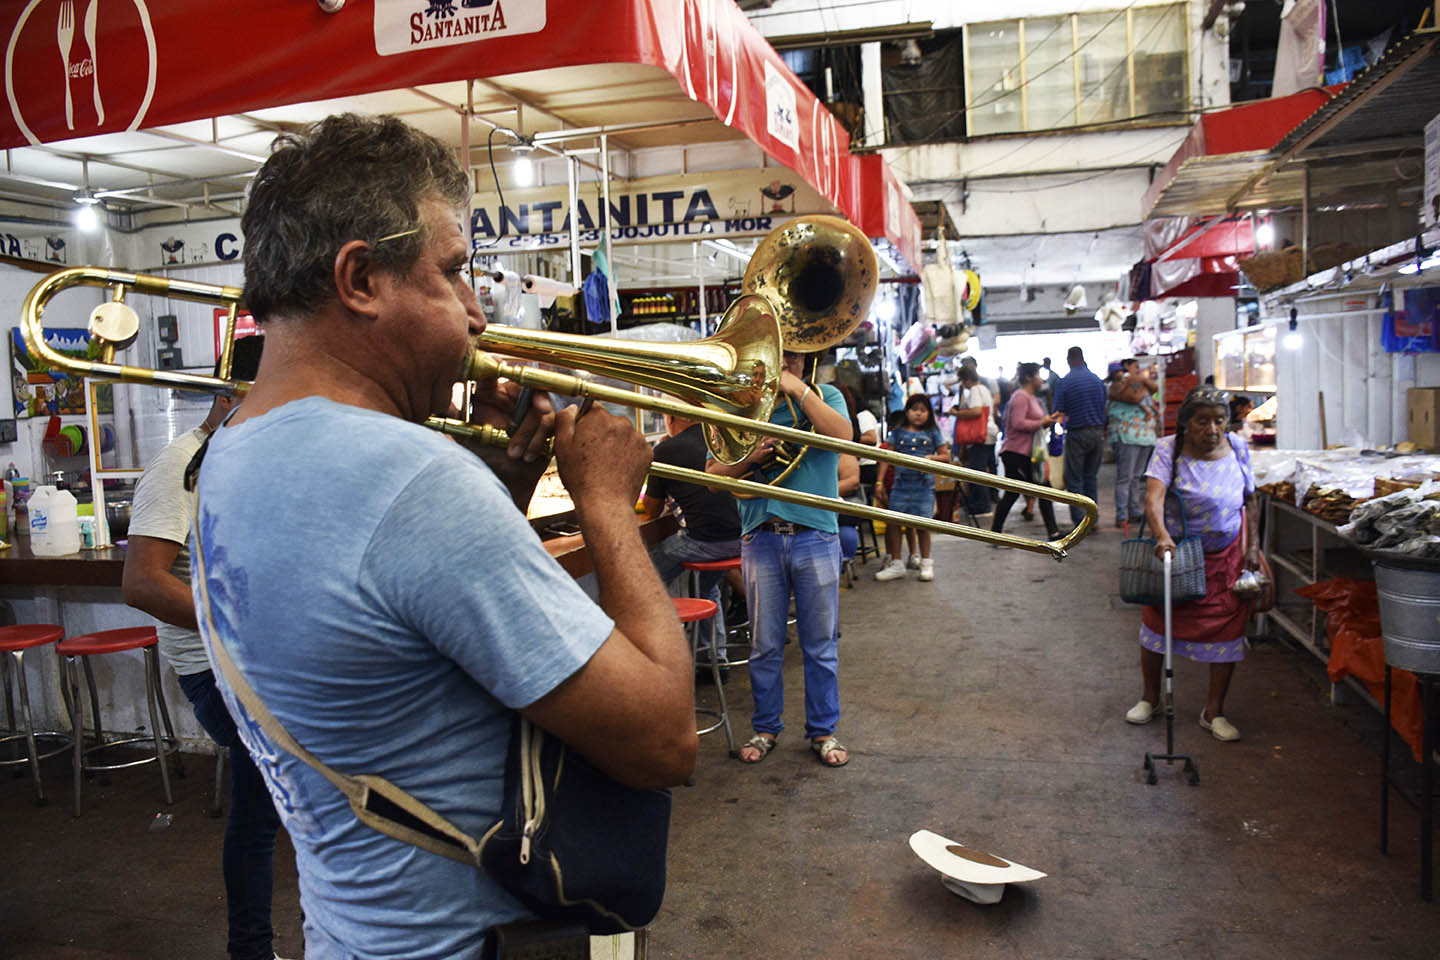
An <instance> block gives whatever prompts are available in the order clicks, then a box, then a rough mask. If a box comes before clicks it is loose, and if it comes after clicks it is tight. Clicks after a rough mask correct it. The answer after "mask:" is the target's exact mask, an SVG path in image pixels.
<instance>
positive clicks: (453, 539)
mask: <svg viewBox="0 0 1440 960" xmlns="http://www.w3.org/2000/svg"><path fill="white" fill-rule="evenodd" d="M199 494H200V523H199V529H198V530H197V531H196V532H195V534H192V549H191V553H192V557H193V556H194V554H195V553H196V548H195V541H194V537H195V536H198V537H199V538H200V546H201V547H203V550H204V560H205V563H206V574H207V583H208V586H209V594H210V600H211V604H212V608H213V613H214V618H215V624H216V630H217V631H218V632H219V633H220V635H221V637H222V638H223V641H224V643H225V647H226V649H227V650H228V651H229V653H230V655H231V657H232V658H233V659H234V660H235V662H236V663H237V664H238V665H239V667H240V669H241V671H242V672H243V673H244V675H245V677H246V678H247V680H248V681H249V683H250V685H251V686H252V687H254V689H255V691H256V692H257V693H258V694H259V696H260V699H261V700H262V701H263V702H264V703H265V704H266V705H267V706H268V708H269V709H270V711H271V712H272V713H274V714H275V716H276V717H277V718H278V719H279V721H280V723H281V724H282V725H283V726H284V727H285V728H286V730H288V731H289V733H290V735H291V736H292V737H294V738H295V740H297V741H298V742H299V743H300V744H301V745H302V746H304V747H306V748H307V749H309V750H310V751H311V752H313V753H314V754H316V755H317V756H318V757H319V758H320V759H321V760H323V761H324V762H325V763H327V764H329V765H330V766H332V767H334V768H335V769H337V770H340V771H343V772H346V773H351V774H361V773H368V774H376V775H379V776H383V777H385V778H386V779H388V780H390V781H391V782H392V783H395V784H397V785H399V786H400V787H402V788H404V789H405V790H407V791H409V792H410V793H411V794H413V795H415V796H416V797H418V798H420V799H421V800H423V801H425V802H426V803H428V804H429V805H430V806H431V807H433V808H434V809H435V810H437V811H439V813H441V814H442V815H443V816H445V817H446V818H448V819H449V820H450V821H451V822H453V823H455V824H456V825H458V826H459V827H460V828H461V829H463V830H465V831H466V832H467V833H470V834H471V835H472V836H477V837H478V836H480V835H481V834H483V833H484V831H485V830H486V829H488V828H489V826H490V825H491V824H492V823H493V822H494V820H495V819H496V817H497V815H498V810H499V807H500V793H501V783H502V778H503V775H504V765H505V753H506V747H507V744H508V741H509V734H510V723H511V717H512V712H511V711H512V709H513V708H517V707H523V706H526V705H529V704H531V703H533V702H535V701H536V700H538V699H539V698H540V697H542V696H544V695H545V694H547V693H549V692H550V691H552V690H554V689H555V688H556V687H557V686H558V685H559V684H560V683H561V682H563V681H564V680H565V679H566V678H568V677H569V676H571V675H572V674H573V673H575V671H576V670H578V669H579V668H580V667H581V666H583V665H584V664H585V663H586V662H587V661H588V660H589V659H590V657H591V656H592V655H593V654H594V653H595V651H596V650H597V649H598V648H599V647H600V645H601V644H602V643H603V642H604V641H605V639H606V637H608V636H609V634H610V632H611V630H612V628H613V626H614V625H613V623H612V621H611V620H610V618H609V617H607V616H606V615H605V614H604V612H603V611H601V610H600V609H599V608H598V607H597V606H596V605H595V604H594V603H593V602H592V601H591V600H590V599H589V598H588V597H587V596H586V595H585V594H584V593H583V592H582V591H581V590H580V588H579V587H578V586H577V585H576V584H575V582H574V580H573V579H571V577H570V576H569V575H568V574H566V573H565V572H564V571H563V570H562V569H561V568H560V567H559V565H557V564H556V563H555V561H554V560H553V559H551V557H550V556H549V555H548V554H547V553H546V552H545V550H544V548H543V547H542V546H541V544H540V541H539V540H538V539H537V537H536V535H535V534H534V532H533V531H532V530H531V528H530V526H529V524H528V523H526V521H525V518H524V517H523V516H522V515H521V514H520V512H519V511H518V510H516V508H515V506H514V503H513V502H512V501H511V499H510V497H509V494H508V493H507V491H506V490H505V488H504V487H503V486H502V485H501V483H500V482H499V480H498V479H497V478H496V477H495V475H494V474H493V473H492V472H491V471H490V469H489V468H488V467H486V466H485V465H484V463H482V462H481V461H480V460H479V459H478V458H477V457H475V456H474V455H473V454H471V453H469V452H468V451H466V450H465V449H464V448H462V447H460V446H459V445H458V444H455V443H452V442H451V441H450V440H448V439H446V438H444V437H442V436H440V435H439V434H436V433H434V432H431V431H429V430H426V429H425V428H423V427H420V426H418V425H416V424H412V423H407V422H405V421H402V420H399V419H397V418H395V417H391V416H385V415H383V414H380V413H376V412H372V411H368V410H363V409H360V408H357V407H351V406H346V405H342V404H338V403H334V402H332V401H330V400H326V399H323V398H319V397H309V398H305V399H302V400H297V401H294V402H291V403H289V404H286V405H284V406H283V407H280V408H277V409H275V410H271V411H268V412H267V413H265V414H264V415H263V416H260V417H257V418H255V419H253V420H247V421H245V422H243V423H240V424H238V425H235V426H228V425H227V426H224V427H221V428H220V429H219V430H217V431H216V432H215V434H214V437H213V438H212V440H211V442H210V450H209V452H208V454H207V455H206V457H205V462H204V467H203V469H202V470H201V474H200V490H199ZM198 598H199V594H198V592H197V601H198ZM204 623H205V621H204V617H203V616H202V617H201V624H202V635H204V636H205V641H206V645H207V649H208V648H209V647H210V645H211V638H210V637H209V635H208V629H207V628H206V627H205V626H204ZM211 659H212V661H213V659H214V656H213V651H212V653H211ZM216 681H217V682H218V683H220V686H221V689H222V692H223V693H224V695H225V700H226V703H227V705H228V706H229V708H230V711H231V713H232V715H234V716H235V717H236V719H237V721H239V722H238V723H237V726H238V727H239V729H240V733H241V736H242V737H243V739H244V741H245V745H246V746H247V747H248V748H249V749H250V752H251V755H252V756H254V757H255V760H256V763H257V765H258V766H259V768H260V770H261V771H262V773H263V774H264V776H265V780H266V783H267V784H268V786H269V788H270V792H271V795H272V797H273V798H274V800H275V804H276V808H277V809H278V810H279V812H280V815H281V818H282V819H283V821H284V823H285V828H286V829H287V830H288V831H289V833H290V837H291V839H292V841H293V843H294V847H295V858H296V863H297V866H298V868H299V873H300V890H301V906H302V909H303V910H304V913H305V926H306V951H305V955H306V957H307V958H311V960H314V958H331V957H344V958H350V957H398V956H404V957H436V958H439V957H478V956H480V949H481V942H482V938H483V935H484V932H485V930H486V929H488V928H489V927H491V926H493V925H495V924H497V923H504V922H508V921H511V920H515V919H518V918H521V917H524V916H527V915H528V911H527V910H526V909H525V908H524V907H522V906H521V905H520V904H518V903H517V902H516V901H515V900H513V899H512V898H511V897H510V896H509V895H508V894H506V893H505V892H504V891H503V890H502V889H500V888H499V887H498V886H497V885H496V884H495V883H494V882H493V881H491V880H490V879H489V878H488V877H487V876H486V875H485V874H484V873H482V872H481V871H479V870H478V869H476V868H474V867H471V866H467V865H465V864H463V863H459V862H456V861H453V860H449V859H446V858H444V857H441V856H438V855H436V854H433V853H427V852H425V851H423V850H420V849H417V848H415V847H412V846H409V845H407V844H404V843H401V842H400V841H398V840H393V839H391V838H389V837H387V836H384V835H383V834H380V833H378V832H376V831H374V830H372V829H370V828H369V827H366V826H364V825H362V824H361V823H360V822H359V821H357V820H356V819H355V816H354V814H353V813H352V812H351V811H350V809H349V806H348V804H347V802H346V800H345V799H344V797H343V796H342V795H341V794H340V792H339V791H338V790H337V789H336V788H335V787H334V786H332V785H331V784H330V783H329V782H328V781H326V780H324V779H323V778H322V777H321V776H320V774H319V773H317V772H316V771H315V770H313V769H312V768H310V767H309V766H307V765H306V764H304V763H303V762H301V761H299V760H297V759H295V758H294V757H293V756H291V755H290V754H289V753H286V752H285V751H283V750H281V749H279V748H277V747H276V746H275V745H274V744H272V743H271V742H270V739H269V737H267V736H266V735H265V734H264V733H263V732H262V731H261V730H260V729H259V727H258V725H256V724H255V723H254V722H253V721H251V720H250V719H249V717H248V713H247V712H246V711H244V710H243V708H242V707H241V705H240V703H239V702H238V700H237V699H236V698H235V697H234V695H233V693H232V692H231V691H230V690H229V688H228V685H227V684H226V683H225V682H224V679H223V676H222V675H221V673H220V671H219V670H218V669H217V670H216Z"/></svg>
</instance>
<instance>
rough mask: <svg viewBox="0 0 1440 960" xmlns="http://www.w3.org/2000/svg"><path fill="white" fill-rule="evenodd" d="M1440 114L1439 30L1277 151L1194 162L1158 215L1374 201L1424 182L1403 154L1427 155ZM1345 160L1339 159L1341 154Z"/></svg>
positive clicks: (1422, 35)
mask: <svg viewBox="0 0 1440 960" xmlns="http://www.w3.org/2000/svg"><path fill="white" fill-rule="evenodd" d="M1437 111H1440V31H1437V30H1423V31H1416V32H1415V33H1412V34H1410V35H1409V36H1407V37H1406V38H1405V39H1404V40H1402V41H1400V42H1399V43H1397V44H1396V45H1395V46H1393V47H1391V48H1390V50H1388V51H1386V53H1385V55H1384V56H1383V57H1381V58H1380V60H1379V61H1377V62H1376V63H1375V64H1374V65H1373V66H1372V67H1370V68H1369V69H1368V70H1366V71H1365V72H1364V73H1362V74H1361V75H1360V76H1358V77H1356V78H1355V80H1354V81H1353V82H1352V83H1351V84H1350V85H1349V86H1347V87H1346V88H1345V89H1344V90H1342V91H1341V92H1340V93H1339V94H1337V95H1336V96H1335V98H1334V99H1332V100H1331V101H1330V102H1329V103H1327V104H1325V105H1324V106H1322V107H1320V108H1319V109H1318V110H1316V111H1315V112H1314V113H1313V114H1311V115H1310V116H1309V117H1308V118H1306V119H1305V120H1304V121H1303V122H1302V123H1300V124H1299V125H1298V126H1297V127H1296V128H1295V129H1294V130H1292V131H1291V132H1290V133H1288V134H1286V135H1285V137H1284V138H1283V139H1281V141H1280V142H1279V143H1278V144H1276V145H1275V147H1274V148H1272V149H1270V150H1254V151H1248V152H1245V153H1231V154H1221V155H1216V156H1206V157H1195V158H1192V159H1190V160H1188V161H1186V162H1185V163H1184V164H1183V165H1182V166H1181V167H1180V169H1179V170H1178V171H1177V172H1176V175H1175V178H1174V180H1173V181H1172V182H1171V183H1170V184H1169V185H1168V186H1167V187H1166V189H1165V191H1164V192H1163V193H1162V194H1161V195H1160V197H1159V198H1158V199H1157V201H1156V203H1155V206H1154V208H1153V209H1152V210H1151V211H1150V215H1151V216H1203V215H1215V214H1225V213H1234V212H1238V211H1244V210H1256V209H1263V208H1274V207H1283V206H1293V205H1296V204H1299V203H1301V202H1302V200H1303V199H1304V196H1305V172H1304V171H1305V168H1306V167H1307V166H1308V167H1309V169H1310V198H1311V202H1312V203H1316V202H1321V201H1324V202H1330V203H1335V202H1347V201H1348V202H1356V201H1360V200H1364V199H1374V196H1373V195H1374V194H1375V188H1377V187H1379V186H1382V185H1383V186H1385V187H1386V188H1389V187H1391V186H1394V185H1397V184H1402V185H1403V184H1406V183H1409V182H1411V181H1414V180H1416V179H1417V176H1418V174H1417V173H1415V172H1414V171H1407V170H1403V169H1401V168H1399V167H1397V165H1396V163H1395V155H1396V153H1397V152H1404V151H1407V150H1408V151H1413V150H1422V149H1423V148H1424V135H1425V124H1426V123H1428V122H1429V121H1430V120H1431V118H1433V117H1434V116H1435V114H1436V112H1437ZM1337 154H1339V155H1343V159H1337V158H1336V155H1337Z"/></svg>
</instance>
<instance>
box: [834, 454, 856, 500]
mask: <svg viewBox="0 0 1440 960" xmlns="http://www.w3.org/2000/svg"><path fill="white" fill-rule="evenodd" d="M836 470H837V471H838V479H839V489H838V490H837V491H836V492H837V493H838V494H839V495H840V496H842V497H843V496H845V495H846V494H847V493H854V492H855V491H856V490H859V489H860V461H859V460H857V459H856V458H855V457H852V456H851V455H850V454H848V453H842V454H840V460H839V463H838V464H837V466H836Z"/></svg>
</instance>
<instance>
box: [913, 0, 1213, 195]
mask: <svg viewBox="0 0 1440 960" xmlns="http://www.w3.org/2000/svg"><path fill="white" fill-rule="evenodd" d="M1138 2H1139V0H1131V2H1130V3H1129V4H1128V5H1127V6H1125V7H1123V8H1121V9H1120V10H1118V11H1116V13H1115V15H1114V16H1112V17H1111V18H1110V19H1109V20H1107V21H1106V22H1105V23H1104V24H1102V25H1101V26H1100V28H1099V29H1098V30H1096V31H1095V32H1094V33H1093V34H1092V35H1091V36H1090V37H1089V38H1088V39H1086V40H1085V41H1084V42H1083V43H1081V44H1080V45H1079V46H1077V47H1076V48H1075V50H1074V51H1072V52H1071V53H1070V55H1069V56H1067V57H1064V58H1063V59H1061V60H1059V61H1056V63H1054V64H1051V65H1050V66H1049V67H1047V68H1045V70H1043V71H1041V72H1040V73H1037V74H1036V75H1035V76H1033V77H1027V78H1026V79H1025V81H1024V82H1023V83H1021V84H1020V85H1019V86H1017V87H1016V88H1015V89H1014V90H1010V91H1006V92H1005V93H1003V94H1001V95H1000V96H997V97H993V98H991V99H989V100H981V101H978V102H975V103H972V104H970V105H968V106H966V107H961V108H959V109H956V110H952V111H948V112H947V113H945V114H942V115H941V116H939V117H938V118H936V123H937V125H943V124H944V123H947V122H948V121H950V120H952V119H954V118H955V117H959V116H963V115H964V114H965V113H966V112H967V111H972V110H975V109H976V108H979V107H984V106H988V105H989V104H992V103H996V102H999V101H1000V100H1004V99H1006V98H1008V97H1010V96H1012V95H1013V94H1015V93H1018V92H1019V91H1020V90H1021V89H1023V88H1024V87H1027V86H1029V85H1030V84H1031V83H1032V82H1034V81H1035V80H1037V79H1039V78H1040V77H1041V76H1042V75H1043V74H1044V73H1046V72H1048V71H1050V70H1053V69H1055V68H1056V67H1058V66H1060V65H1061V64H1064V63H1067V62H1069V61H1071V60H1073V59H1074V58H1075V57H1076V56H1077V55H1078V54H1079V52H1080V51H1081V50H1083V49H1084V48H1085V47H1087V46H1089V45H1090V44H1091V43H1094V42H1095V41H1096V40H1097V39H1099V37H1100V36H1101V34H1103V33H1104V32H1105V30H1106V29H1108V28H1109V27H1110V26H1111V25H1112V24H1113V23H1115V22H1116V21H1117V20H1119V19H1120V17H1122V16H1123V15H1125V14H1126V13H1127V12H1128V11H1129V10H1130V9H1131V8H1133V7H1135V6H1136V4H1137V3H1138ZM1184 9H1185V7H1184V5H1183V4H1174V5H1168V6H1167V7H1166V8H1165V13H1164V15H1162V16H1161V17H1159V18H1157V19H1156V20H1155V22H1154V23H1152V24H1151V25H1150V28H1149V29H1148V30H1146V31H1145V35H1144V36H1143V37H1141V38H1140V40H1139V41H1138V42H1135V43H1132V44H1131V45H1130V48H1129V49H1128V50H1127V51H1126V54H1125V56H1124V57H1122V58H1120V59H1119V60H1118V61H1116V64H1115V66H1114V67H1112V68H1111V69H1110V71H1109V72H1108V73H1106V74H1105V76H1103V77H1101V78H1100V80H1099V81H1098V82H1096V83H1095V84H1093V85H1092V86H1091V93H1090V94H1086V95H1084V96H1081V97H1079V98H1078V99H1077V100H1076V102H1075V105H1074V106H1073V107H1071V108H1070V110H1068V111H1067V112H1065V113H1063V114H1061V115H1060V117H1059V118H1058V119H1057V120H1056V122H1055V125H1054V126H1053V127H1047V128H1045V129H1047V130H1049V129H1060V128H1061V125H1062V124H1063V122H1064V121H1065V120H1066V119H1068V118H1070V117H1073V116H1074V115H1075V114H1076V112H1077V111H1079V109H1080V108H1081V106H1084V105H1085V101H1087V100H1091V99H1093V97H1092V95H1093V92H1094V91H1097V90H1100V89H1103V88H1104V87H1105V85H1106V84H1107V83H1108V82H1109V81H1110V80H1111V79H1112V78H1113V77H1114V76H1115V75H1116V73H1118V72H1119V70H1121V69H1122V68H1128V66H1129V64H1130V62H1131V60H1132V59H1133V57H1134V55H1135V50H1136V49H1137V48H1140V47H1143V45H1144V43H1145V41H1146V40H1148V39H1149V38H1150V37H1151V36H1152V35H1153V34H1154V33H1155V31H1156V30H1158V29H1159V28H1160V27H1161V26H1164V25H1167V24H1168V23H1169V21H1170V18H1171V17H1172V16H1175V15H1177V14H1179V13H1180V11H1182V10H1184ZM1056 29H1059V28H1058V27H1057V28H1056ZM1053 33H1054V31H1051V34H1050V35H1053ZM1050 35H1047V37H1046V38H1045V39H1048V38H1049V36H1050ZM1040 43H1041V44H1043V43H1044V40H1041V41H1040ZM1038 45H1039V44H1037V46H1038ZM1029 55H1030V51H1029V49H1027V50H1026V54H1025V57H1028V56H1029ZM1025 57H1022V58H1021V62H1023V61H1024V59H1025ZM1226 106H1230V105H1229V104H1226ZM1195 112H1203V108H1202V109H1201V110H1199V111H1197V110H1195V109H1192V108H1185V109H1182V110H1176V111H1163V112H1156V113H1149V114H1143V115H1137V116H1133V117H1126V118H1123V119H1117V120H1107V121H1099V122H1097V123H1092V124H1080V125H1076V126H1075V127H1067V128H1064V129H1067V130H1081V129H1084V128H1085V127H1094V126H1105V125H1110V124H1115V123H1124V122H1127V121H1133V120H1136V119H1141V118H1142V117H1148V116H1173V115H1176V114H1179V115H1182V116H1188V115H1190V114H1192V113H1195ZM1016 132H1023V131H1016ZM1030 145H1031V144H1030V142H1029V141H1026V142H1025V143H1022V144H1020V145H1019V146H1017V147H1016V148H1015V149H1014V150H1011V151H1010V152H1008V153H1005V154H1002V155H1001V156H999V157H996V158H995V159H993V160H990V161H987V162H986V163H984V164H982V165H981V166H979V167H977V168H975V169H974V170H972V171H968V172H970V173H978V172H980V171H981V170H985V169H988V168H990V167H993V166H995V165H996V164H1000V163H1003V162H1004V161H1006V160H1008V159H1010V158H1011V157H1013V156H1015V155H1016V154H1018V153H1020V152H1022V151H1023V150H1025V149H1026V148H1027V147H1029V146H1030ZM918 146H919V145H907V146H904V147H902V148H901V154H900V155H899V156H897V157H896V163H897V166H898V164H899V161H900V160H901V158H902V157H903V154H904V153H908V152H911V151H913V150H915V149H916V148H917V147H918ZM1064 147H1065V145H1064V144H1062V145H1060V146H1058V147H1056V148H1055V149H1054V150H1052V151H1050V153H1047V154H1045V156H1049V155H1050V154H1051V153H1056V152H1058V151H1059V150H1062V149H1064Z"/></svg>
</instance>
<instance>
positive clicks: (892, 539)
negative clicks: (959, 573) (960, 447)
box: [875, 393, 950, 581]
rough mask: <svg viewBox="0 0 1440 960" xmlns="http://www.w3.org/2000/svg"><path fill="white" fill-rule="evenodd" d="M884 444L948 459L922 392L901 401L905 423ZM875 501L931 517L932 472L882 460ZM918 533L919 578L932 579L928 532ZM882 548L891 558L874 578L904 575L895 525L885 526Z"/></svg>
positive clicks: (911, 453) (947, 449)
mask: <svg viewBox="0 0 1440 960" xmlns="http://www.w3.org/2000/svg"><path fill="white" fill-rule="evenodd" d="M886 446H887V447H889V448H890V449H892V450H895V451H896V452H898V453H904V454H908V455H909V456H912V457H924V458H925V459H927V460H938V461H940V462H941V463H949V462H950V444H948V443H946V442H945V439H944V437H942V436H941V435H940V428H939V427H938V426H936V424H935V411H934V410H933V409H931V407H930V398H929V397H927V396H925V394H923V393H917V394H914V395H912V396H911V397H910V399H909V400H906V401H905V423H904V425H903V426H901V427H899V428H897V429H895V430H892V431H890V438H889V443H887V444H886ZM891 469H894V471H895V482H894V484H893V485H892V487H891V489H890V490H889V491H888V492H887V491H886V489H885V475H886V474H887V473H888V472H889V471H890V470H891ZM875 503H876V505H877V506H881V507H885V508H887V509H890V510H895V511H898V512H900V513H908V514H910V515H912V516H916V517H924V518H925V519H927V520H928V519H930V518H932V517H934V516H935V475H934V474H930V473H922V472H920V471H919V470H912V469H911V468H910V467H898V466H897V467H893V468H892V467H891V465H890V464H888V463H882V464H880V475H879V478H878V479H877V480H876V482H875ZM919 534H920V579H921V580H925V581H930V580H934V579H935V564H934V561H932V560H931V559H930V532H929V531H928V530H921V531H919ZM885 548H886V549H887V550H888V551H889V552H890V557H891V560H890V562H889V563H887V564H886V565H885V566H884V567H882V568H881V569H880V570H879V571H878V572H876V574H875V579H876V580H898V579H900V578H901V577H903V576H905V561H903V560H900V559H898V558H899V556H900V527H899V526H898V525H896V524H893V523H889V524H886V525H885Z"/></svg>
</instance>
